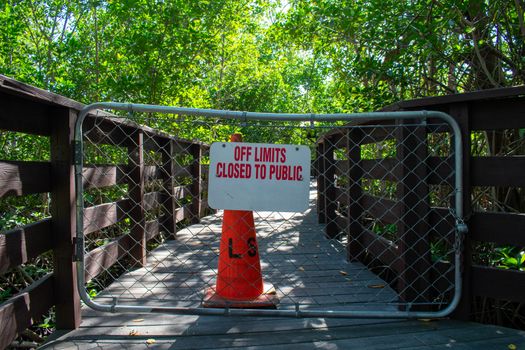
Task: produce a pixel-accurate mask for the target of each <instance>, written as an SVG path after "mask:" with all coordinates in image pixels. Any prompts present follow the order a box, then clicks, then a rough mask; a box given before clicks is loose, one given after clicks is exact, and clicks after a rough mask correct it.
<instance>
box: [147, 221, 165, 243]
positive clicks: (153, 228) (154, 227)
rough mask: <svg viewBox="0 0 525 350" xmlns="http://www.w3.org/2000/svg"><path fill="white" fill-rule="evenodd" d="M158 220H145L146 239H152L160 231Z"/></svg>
mask: <svg viewBox="0 0 525 350" xmlns="http://www.w3.org/2000/svg"><path fill="white" fill-rule="evenodd" d="M160 226H161V225H160V222H159V220H158V219H156V220H150V221H146V225H145V228H144V231H145V232H146V241H149V240H150V239H153V238H155V237H157V236H158V234H159V233H160V231H161V230H160Z"/></svg>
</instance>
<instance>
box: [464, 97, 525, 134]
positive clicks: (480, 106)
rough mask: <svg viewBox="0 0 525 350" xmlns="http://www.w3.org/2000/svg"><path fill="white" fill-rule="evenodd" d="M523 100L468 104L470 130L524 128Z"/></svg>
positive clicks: (524, 104) (508, 99) (524, 103)
mask: <svg viewBox="0 0 525 350" xmlns="http://www.w3.org/2000/svg"><path fill="white" fill-rule="evenodd" d="M523 110H525V100H524V99H523V98H520V97H517V98H507V99H504V100H501V101H500V102H499V103H495V101H490V100H489V101H476V103H471V104H470V114H471V115H472V116H473V118H471V130H503V129H522V128H525V121H524V120H523Z"/></svg>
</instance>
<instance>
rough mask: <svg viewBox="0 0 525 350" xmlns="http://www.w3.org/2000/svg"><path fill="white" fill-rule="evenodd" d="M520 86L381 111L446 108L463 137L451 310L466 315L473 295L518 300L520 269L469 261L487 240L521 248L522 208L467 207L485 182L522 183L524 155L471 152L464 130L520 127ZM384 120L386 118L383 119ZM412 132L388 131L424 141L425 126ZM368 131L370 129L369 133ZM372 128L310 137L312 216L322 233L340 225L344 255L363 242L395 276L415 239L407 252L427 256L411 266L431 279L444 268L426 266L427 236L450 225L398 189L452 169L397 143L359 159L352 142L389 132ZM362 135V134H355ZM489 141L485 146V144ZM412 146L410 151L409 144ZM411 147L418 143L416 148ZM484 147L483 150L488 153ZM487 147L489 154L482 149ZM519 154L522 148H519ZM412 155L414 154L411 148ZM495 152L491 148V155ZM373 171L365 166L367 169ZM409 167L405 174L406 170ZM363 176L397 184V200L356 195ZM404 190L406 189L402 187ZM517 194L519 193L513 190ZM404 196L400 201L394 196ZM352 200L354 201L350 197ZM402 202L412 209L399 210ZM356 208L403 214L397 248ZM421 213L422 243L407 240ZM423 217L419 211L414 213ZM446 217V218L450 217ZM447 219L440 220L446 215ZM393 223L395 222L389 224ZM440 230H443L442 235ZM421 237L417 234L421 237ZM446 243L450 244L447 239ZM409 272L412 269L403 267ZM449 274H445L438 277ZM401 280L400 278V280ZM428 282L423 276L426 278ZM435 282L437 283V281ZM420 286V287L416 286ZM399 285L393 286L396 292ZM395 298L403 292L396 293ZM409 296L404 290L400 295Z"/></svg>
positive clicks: (523, 283) (386, 216) (385, 217)
mask: <svg viewBox="0 0 525 350" xmlns="http://www.w3.org/2000/svg"><path fill="white" fill-rule="evenodd" d="M524 95H525V88H524V87H516V88H506V89H497V90H486V91H481V92H475V93H468V94H462V95H452V96H444V97H435V98H426V99H420V100H413V101H405V102H400V103H397V104H394V105H392V106H389V107H387V108H385V110H386V111H400V110H412V111H416V110H437V111H443V112H446V113H448V114H450V115H451V116H452V117H454V119H455V120H456V121H457V122H458V124H459V126H460V128H461V132H462V139H463V153H464V154H465V155H466V156H465V157H464V160H463V169H464V175H463V182H464V185H465V191H464V194H463V201H464V212H465V213H466V219H467V220H466V223H467V224H468V227H469V232H468V235H467V236H466V241H465V249H464V258H463V266H462V271H463V293H462V298H461V303H460V305H459V307H458V308H457V310H456V312H455V317H456V318H459V319H468V318H469V317H470V316H471V315H472V310H471V308H472V305H473V300H474V298H475V297H488V298H494V299H498V300H506V301H515V302H523V301H525V293H523V290H524V289H523V288H524V287H525V272H522V271H518V270H512V269H501V268H497V267H495V266H490V264H487V265H481V264H479V263H476V260H475V259H476V255H475V254H476V249H477V248H476V247H477V246H479V245H480V244H484V243H491V244H494V246H493V247H492V249H494V247H498V246H505V245H508V246H516V247H521V248H523V247H525V235H524V234H523V231H524V228H525V214H524V213H523V209H524V208H521V211H520V209H519V208H515V210H514V211H515V212H511V211H512V210H507V211H503V210H501V211H487V210H477V209H476V208H475V207H474V204H475V203H477V202H476V200H477V199H476V198H474V197H473V192H475V191H476V189H479V188H480V187H484V186H489V187H492V188H504V189H508V188H521V189H522V188H523V187H525V157H524V154H523V153H522V154H520V155H514V156H512V155H511V156H502V155H496V156H491V155H484V156H476V155H472V153H471V147H472V137H473V136H472V135H473V133H479V132H483V133H487V134H485V135H486V136H487V137H488V138H489V139H490V140H501V138H502V135H503V131H504V130H513V132H515V133H517V130H518V129H523V128H525V118H524V117H523V110H524V108H525V96H524ZM386 124H388V122H386ZM421 129H422V130H414V131H413V132H412V133H410V134H408V135H400V134H399V133H398V134H397V135H396V136H395V138H397V140H396V141H397V144H404V145H406V146H408V147H411V146H410V144H411V143H412V142H413V140H412V141H411V140H409V139H408V140H407V139H406V137H407V136H409V135H414V134H417V133H421V135H420V136H419V137H418V138H419V139H420V140H425V139H426V136H425V133H430V132H432V130H429V129H427V130H425V128H421ZM372 130H375V131H374V132H372ZM377 130H378V129H371V128H370V129H366V128H341V129H337V130H333V131H332V132H329V133H327V134H326V135H325V136H324V137H322V138H321V139H320V140H319V142H318V148H317V153H318V161H317V164H316V168H317V169H318V171H319V176H318V202H317V205H318V212H319V221H320V222H323V223H326V225H327V226H326V234H327V236H334V235H335V234H337V233H339V232H341V231H345V230H347V232H348V233H347V234H348V235H351V236H350V237H349V242H350V243H349V246H348V256H349V259H353V258H354V257H360V256H363V255H364V247H367V252H366V254H371V255H372V257H373V258H376V259H379V260H380V261H381V262H382V263H383V264H385V265H387V266H390V268H392V269H393V270H395V271H396V272H397V273H399V274H403V273H405V271H406V269H405V268H404V266H405V265H406V264H407V263H409V261H410V259H413V258H415V256H410V255H406V252H407V249H405V248H406V247H409V246H412V247H413V244H417V247H415V248H413V249H411V250H410V251H411V253H410V254H414V253H415V252H418V254H427V256H426V257H425V263H421V261H422V260H421V259H419V260H418V265H417V266H418V270H419V271H418V272H417V273H422V274H426V276H425V278H424V279H421V283H424V281H425V280H426V281H435V278H436V277H437V276H439V275H440V273H442V272H443V271H445V270H446V267H443V268H439V266H438V265H436V264H434V265H436V266H437V270H441V272H440V271H436V269H435V268H431V269H428V270H427V266H428V264H429V263H430V257H429V256H428V251H429V240H430V239H431V238H432V237H444V235H445V237H444V238H445V239H447V240H448V241H449V240H450V239H451V237H450V230H449V228H450V225H453V223H452V222H444V221H443V220H438V218H443V217H444V215H445V213H444V212H443V210H447V209H445V208H438V207H429V206H425V205H424V204H422V203H419V205H417V206H416V207H414V206H413V205H415V204H417V203H411V202H410V198H407V197H406V193H410V192H411V193H415V192H414V191H406V190H408V189H410V188H412V189H416V191H421V193H420V196H422V197H423V196H425V192H426V191H428V189H427V188H425V186H429V185H433V184H435V183H437V181H439V180H440V179H445V178H446V176H447V168H448V169H453V165H452V164H449V162H450V161H449V160H446V159H442V158H438V157H431V156H427V155H425V154H418V157H417V159H419V160H421V159H426V161H425V162H417V161H416V160H415V159H410V156H408V155H409V154H410V152H406V153H404V152H403V150H402V149H399V147H398V149H397V157H396V158H393V159H376V160H362V159H360V158H359V154H360V152H359V148H360V147H361V146H362V145H364V144H368V143H376V142H380V141H383V140H385V136H386V137H389V138H392V137H393V136H394V135H393V134H385V133H381V132H377ZM360 133H362V134H360ZM489 147H490V146H489ZM337 149H343V150H344V152H345V153H346V154H347V155H348V160H337V159H335V158H336V157H334V153H335V152H336V150H337ZM412 149H416V148H414V147H413V145H412ZM417 149H418V151H417V152H419V153H421V152H423V153H424V151H422V150H423V148H421V147H419V148H417ZM493 151H495V150H492V151H490V152H493ZM490 152H489V153H490ZM522 152H523V150H522ZM412 154H413V155H414V153H412ZM496 154H497V153H496ZM372 169H373V171H372ZM408 169H411V171H410V172H407V170H408ZM408 173H411V174H418V176H415V177H414V178H412V179H411V178H410V177H407V176H406V175H407V174H408ZM338 176H346V177H347V178H348V181H349V186H347V187H345V188H342V187H338V186H337V184H336V179H337V177H338ZM363 176H366V177H368V178H372V179H383V180H390V181H394V182H396V183H397V198H398V200H391V199H384V198H381V199H379V198H373V197H371V196H370V195H368V194H366V193H363V191H362V188H361V187H360V185H359V183H360V179H361V178H363ZM423 178H426V179H427V180H426V183H425V184H423V186H417V181H418V179H419V180H421V179H423ZM405 189H406V190H405ZM521 193H522V195H523V192H521ZM399 198H404V200H399ZM356 199H359V200H356ZM341 207H344V208H347V210H346V212H344V213H341V212H340V211H338V208H341ZM408 208H412V210H410V211H407V209H408ZM363 211H366V213H365V214H366V215H367V216H369V217H372V218H375V219H377V220H380V221H381V222H383V223H392V222H394V221H395V220H397V219H398V218H400V217H403V218H404V220H403V221H402V224H401V225H402V226H403V225H406V226H407V227H406V228H404V227H398V233H397V237H398V239H399V238H400V237H404V239H403V240H401V241H400V242H399V244H398V245H397V246H394V245H392V242H391V241H389V240H387V239H385V238H383V237H380V236H378V235H377V234H376V233H374V232H371V231H370V230H367V229H366V228H365V227H363V225H361V224H360V222H359V219H357V218H359V217H360V216H362V214H363ZM426 211H428V215H426V216H425V217H426V218H427V219H426V222H424V223H423V225H426V227H420V228H419V230H420V231H424V230H428V232H429V234H428V235H426V236H425V237H427V240H426V241H423V242H421V241H419V242H416V241H413V242H411V241H410V239H411V236H410V235H409V236H406V235H404V233H406V232H407V231H406V230H408V226H413V225H414V224H415V222H410V217H408V218H407V217H406V213H408V212H410V213H411V214H414V213H417V212H420V213H421V215H424V213H425V212H426ZM421 217H423V216H421ZM450 218H451V217H450ZM447 221H448V219H447ZM397 223H398V226H399V221H398V222H397ZM446 235H448V236H446ZM422 237H423V236H422ZM451 243H452V242H451ZM411 273H415V271H411ZM405 278H407V279H410V278H412V279H413V278H416V276H405ZM445 278H447V279H451V278H452V276H445ZM401 279H402V278H401ZM427 283H428V282H427ZM438 284H439V282H438ZM421 287H422V288H424V286H421ZM401 289H402V288H398V290H401ZM401 297H402V298H403V296H401ZM407 297H410V296H407Z"/></svg>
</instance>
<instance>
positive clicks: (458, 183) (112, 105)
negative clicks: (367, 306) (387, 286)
mask: <svg viewBox="0 0 525 350" xmlns="http://www.w3.org/2000/svg"><path fill="white" fill-rule="evenodd" d="M97 109H110V110H121V111H128V112H145V113H164V114H179V115H188V116H200V117H214V118H223V119H234V120H240V121H241V122H246V121H288V122H310V123H311V124H313V123H315V122H336V121H347V122H350V121H359V120H367V121H370V120H381V121H384V120H407V119H423V120H426V119H427V118H437V119H441V120H443V121H445V122H446V123H447V124H448V125H450V126H451V128H452V131H453V133H454V152H455V164H454V166H455V181H454V187H455V188H454V192H455V209H456V212H455V219H456V234H455V247H454V248H455V258H454V264H455V266H454V296H453V298H452V301H451V302H450V303H449V305H448V306H447V307H446V308H445V309H443V310H440V311H436V312H428V311H410V307H408V308H407V310H398V311H381V310H368V311H357V310H352V311H350V310H344V311H334V310H328V311H325V310H323V311H315V310H301V309H300V306H299V305H296V308H295V310H264V309H231V308H224V309H220V308H218V309H207V308H190V307H169V306H167V307H142V306H133V305H118V304H117V299H113V304H111V305H102V304H99V303H97V302H95V301H93V300H92V299H91V298H90V296H89V295H88V294H87V291H86V289H85V287H84V285H85V277H84V268H85V266H84V250H85V241H84V234H83V232H84V223H83V201H84V199H83V190H84V188H83V181H82V170H83V142H82V124H83V122H84V119H85V118H86V116H87V115H88V114H89V113H90V112H91V111H93V110H97ZM74 140H75V159H74V164H75V186H76V219H77V224H76V230H77V232H76V256H75V260H76V267H77V286H78V290H79V294H80V298H81V299H82V301H83V302H84V303H85V304H86V305H87V306H89V307H91V308H92V309H94V310H97V311H103V312H112V313H116V312H119V313H124V312H135V313H137V312H140V313H170V314H181V315H182V314H184V315H218V316H221V315H222V316H224V315H226V316H276V317H316V318H317V317H322V318H442V317H447V316H449V315H450V314H451V313H452V312H453V311H454V310H455V309H456V307H457V306H458V304H459V301H460V299H461V294H462V276H461V254H462V248H463V245H462V242H463V238H464V235H465V234H467V232H468V228H467V226H466V224H465V222H464V213H463V143H462V139H461V129H460V127H459V125H458V123H457V122H456V120H455V119H454V118H453V117H451V116H450V115H448V114H446V113H444V112H439V111H400V112H368V113H335V114H313V113H305V114H287V113H259V112H243V111H223V110H214V109H199V108H184V107H170V106H159V105H146V104H132V103H119V102H98V103H93V104H90V105H87V106H85V107H84V109H82V110H81V111H80V114H79V116H78V118H77V121H76V124H75V137H74Z"/></svg>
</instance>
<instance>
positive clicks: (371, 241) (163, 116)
mask: <svg viewBox="0 0 525 350" xmlns="http://www.w3.org/2000/svg"><path fill="white" fill-rule="evenodd" d="M102 110H111V111H114V113H117V115H116V114H109V113H107V112H103V111H102ZM235 132H241V133H242V134H243V135H244V141H245V142H254V143H255V142H256V143H276V141H275V140H278V142H277V143H282V144H291V145H307V146H308V147H310V149H311V151H312V163H311V164H312V167H311V168H312V171H311V174H305V176H304V181H310V205H309V208H308V209H307V210H306V211H305V212H301V213H289V212H254V214H253V215H254V218H255V230H256V232H257V243H256V244H257V247H258V252H259V256H260V265H261V269H262V278H263V280H264V282H265V288H266V290H265V293H267V295H272V299H273V300H278V303H277V305H276V307H275V308H272V309H266V308H256V306H257V305H252V306H250V308H244V309H241V308H235V307H233V306H234V305H230V304H229V302H228V301H227V302H226V304H225V305H219V306H218V307H211V308H210V307H206V308H205V307H203V306H202V305H203V300H205V298H206V297H207V293H209V291H210V290H213V288H215V284H216V280H217V269H218V268H217V264H218V257H219V253H220V252H219V246H220V241H221V232H222V229H223V227H222V216H223V211H220V210H215V209H212V208H210V207H209V206H208V204H207V178H208V174H209V173H210V172H213V171H215V169H209V163H210V159H209V148H210V144H211V143H212V142H227V140H228V136H229V135H230V134H232V133H235ZM461 141H462V140H461V137H460V131H459V127H458V125H457V123H456V122H455V120H454V119H453V118H452V117H451V116H449V115H447V114H444V113H441V112H432V111H428V112H427V111H421V112H384V113H360V114H332V115H315V114H277V113H252V112H234V111H219V110H204V109H187V108H178V107H163V106H152V105H139V104H124V103H95V104H92V105H89V106H87V107H86V108H84V110H82V112H81V114H80V116H79V118H78V121H77V125H76V134H75V142H76V152H75V167H76V168H75V169H76V188H77V190H76V197H77V198H76V199H77V235H76V242H77V252H76V257H77V262H78V263H77V267H78V287H79V291H80V295H81V298H82V300H83V301H84V302H85V303H86V304H87V305H88V306H90V307H92V308H94V309H96V310H100V311H109V312H165V313H176V314H199V315H257V316H263V315H268V316H292V317H389V318H407V317H417V318H431V317H443V316H446V315H448V314H450V313H451V312H452V311H453V310H454V308H455V307H456V305H457V304H458V302H459V298H460V295H461V273H460V268H461V266H460V264H461V250H462V247H461V242H462V237H463V235H464V234H465V233H466V231H467V229H466V226H465V224H464V223H463V213H462V206H463V204H462V157H463V156H462V153H461V152H462V142H461ZM250 248H253V246H251V247H247V248H246V249H250ZM237 253H239V254H240V256H242V254H245V253H246V252H237Z"/></svg>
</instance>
